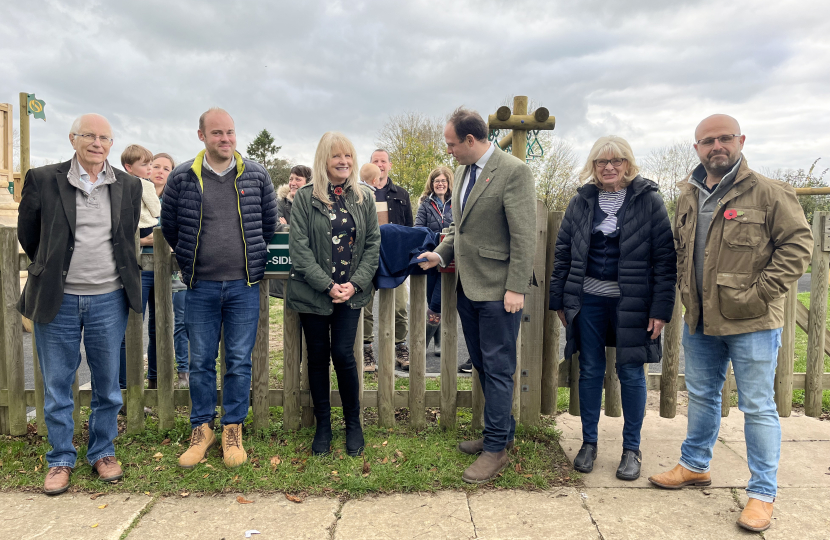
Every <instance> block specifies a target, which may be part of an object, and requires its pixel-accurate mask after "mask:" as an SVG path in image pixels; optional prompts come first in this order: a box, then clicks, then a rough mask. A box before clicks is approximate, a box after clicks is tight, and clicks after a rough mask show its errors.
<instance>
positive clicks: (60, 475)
mask: <svg viewBox="0 0 830 540" xmlns="http://www.w3.org/2000/svg"><path fill="white" fill-rule="evenodd" d="M71 475H72V467H49V472H48V473H46V480H45V481H44V482H43V492H44V493H45V494H47V495H59V494H61V493H63V492H64V491H66V490H67V489H69V477H70V476H71Z"/></svg>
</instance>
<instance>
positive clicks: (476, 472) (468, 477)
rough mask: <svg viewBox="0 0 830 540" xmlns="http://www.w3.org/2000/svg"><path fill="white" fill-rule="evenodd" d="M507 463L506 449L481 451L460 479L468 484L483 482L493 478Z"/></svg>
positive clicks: (508, 461) (508, 460)
mask: <svg viewBox="0 0 830 540" xmlns="http://www.w3.org/2000/svg"><path fill="white" fill-rule="evenodd" d="M509 463H510V459H509V458H508V457H507V451H506V450H502V451H501V452H481V455H480V456H478V459H477V460H475V462H474V463H473V464H472V465H470V466H469V467H467V470H466V471H464V474H462V475H461V479H462V480H464V481H465V482H467V483H468V484H483V483H484V482H489V481H490V480H492V479H493V478H495V477H496V476H497V475H498V474H499V473H500V472H501V471H502V470H504V468H505V467H507V465H508V464H509Z"/></svg>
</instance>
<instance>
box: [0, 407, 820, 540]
mask: <svg viewBox="0 0 830 540" xmlns="http://www.w3.org/2000/svg"><path fill="white" fill-rule="evenodd" d="M559 427H560V428H561V429H562V432H563V436H562V447H563V449H564V450H565V453H566V454H567V455H568V457H569V458H571V459H573V457H574V456H575V455H576V452H577V451H578V449H579V445H580V423H579V418H577V417H573V416H570V415H568V414H563V415H561V416H560V417H559ZM782 428H783V441H784V442H783V445H782V459H781V470H780V472H779V477H778V483H779V486H780V488H779V489H780V491H779V495H778V501H777V502H776V505H775V516H774V523H773V526H772V528H771V529H770V530H768V531H767V532H766V533H764V535H763V538H765V539H767V540H770V539H785V538H798V539H800V540H801V539H813V538H814V539H827V538H830V513H828V512H827V507H828V503H830V468H829V467H830V422H820V421H818V420H815V419H812V418H807V417H804V416H793V417H791V418H787V419H783V420H782ZM685 429H686V417H684V416H678V417H677V418H674V419H671V420H668V419H663V418H659V416H658V415H657V414H656V413H655V412H653V411H649V412H648V414H647V416H646V421H645V425H644V428H643V447H642V448H643V454H644V462H643V478H641V479H640V480H638V481H636V482H622V481H619V480H617V479H616V478H615V477H614V471H615V470H616V466H617V463H618V460H619V456H620V453H621V440H620V432H621V430H622V419H621V418H607V417H602V418H601V420H600V443H599V455H598V458H597V462H596V466H595V469H594V472H593V473H591V474H588V475H583V480H584V487H581V488H560V489H552V490H549V491H543V492H527V491H507V490H500V491H493V490H487V489H483V490H480V491H479V492H477V493H473V494H469V495H468V494H466V493H464V492H460V491H444V492H439V493H436V494H405V495H387V496H368V497H364V498H361V499H354V500H350V501H347V502H345V503H342V502H341V501H339V500H338V499H331V498H325V497H310V498H308V499H306V500H304V501H303V502H302V503H294V502H291V501H289V500H288V499H286V498H285V496H283V495H280V494H274V495H259V494H256V493H238V494H232V495H217V496H206V497H195V496H191V497H187V498H182V497H179V496H177V497H167V498H160V499H155V498H153V497H150V496H148V495H145V494H133V495H125V494H112V495H105V496H100V497H98V498H96V499H94V500H92V499H91V498H90V495H89V494H66V495H61V496H59V497H55V498H49V497H46V496H45V495H41V494H32V493H0V508H2V509H3V510H2V512H1V513H0V530H2V538H4V539H7V540H12V539H30V538H61V539H75V538H77V539H103V538H111V539H117V538H120V537H121V535H122V534H123V533H124V532H125V531H127V530H128V529H130V527H132V528H131V529H130V530H129V534H128V535H127V538H128V539H129V540H144V539H146V540H150V539H153V540H155V539H171V540H173V539H180V538H181V539H184V538H200V539H217V540H218V539H220V538H225V539H227V540H231V539H234V538H245V533H246V532H247V531H259V533H260V534H258V535H257V534H251V538H254V539H262V540H265V539H269V538H271V539H274V538H292V539H305V538H308V539H335V540H340V539H342V540H347V539H374V538H394V539H400V540H404V539H410V538H412V539H414V538H421V539H470V538H478V539H487V540H494V539H580V540H582V539H604V540H610V539H617V538H619V539H635V538H644V539H648V540H657V539H663V538H672V539H675V538H676V539H687V538H696V539H704V540H705V539H713V540H726V539H731V538H761V537H762V536H761V535H757V534H750V533H747V532H745V531H743V530H740V529H739V528H738V527H737V526H736V525H735V521H736V519H737V518H738V515H739V514H740V511H741V508H742V506H743V505H744V504H745V502H746V495H745V494H744V492H743V488H744V486H745V485H746V480H747V478H748V477H749V472H748V470H747V467H746V459H745V448H744V441H743V415H742V414H741V413H740V412H739V411H738V410H737V409H735V408H733V409H732V411H731V413H730V415H729V417H727V418H725V419H724V421H723V424H722V426H721V433H720V440H719V443H718V446H717V448H716V450H715V457H714V461H713V463H712V468H713V471H712V479H713V483H712V486H711V487H709V488H705V489H685V490H681V491H664V490H658V489H655V488H653V487H652V486H651V485H650V484H649V483H648V482H647V481H646V479H645V478H646V477H647V476H648V475H649V474H652V473H654V472H657V471H662V470H665V469H667V468H670V467H672V466H673V465H674V464H675V463H676V461H677V457H678V455H679V451H680V442H681V441H682V439H683V435H684V433H685ZM239 495H242V496H243V497H244V498H245V499H243V500H250V501H252V502H251V503H250V504H241V503H240V502H239V501H238V500H237V497H238V496H239Z"/></svg>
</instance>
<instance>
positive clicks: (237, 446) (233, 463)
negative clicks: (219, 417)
mask: <svg viewBox="0 0 830 540" xmlns="http://www.w3.org/2000/svg"><path fill="white" fill-rule="evenodd" d="M222 453H223V454H224V460H225V466H226V467H230V468H231V469H232V468H234V467H239V466H240V465H242V464H243V463H245V462H246V461H248V453H247V452H245V448H243V447H242V424H227V425H225V428H224V429H223V430H222Z"/></svg>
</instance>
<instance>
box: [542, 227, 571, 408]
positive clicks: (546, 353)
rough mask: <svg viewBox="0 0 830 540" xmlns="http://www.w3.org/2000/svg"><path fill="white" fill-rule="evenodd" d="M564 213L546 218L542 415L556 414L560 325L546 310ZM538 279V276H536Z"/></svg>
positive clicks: (555, 315)
mask: <svg viewBox="0 0 830 540" xmlns="http://www.w3.org/2000/svg"><path fill="white" fill-rule="evenodd" d="M564 217H565V212H560V211H556V212H550V213H549V214H548V216H547V218H548V234H547V252H546V253H545V276H544V277H545V279H544V286H543V287H542V291H543V294H544V296H545V331H544V346H543V347H544V348H543V352H542V409H541V413H542V414H556V400H557V397H558V393H559V336H560V333H559V329H560V327H561V326H562V323H561V322H559V316H558V315H557V314H556V312H555V311H551V310H549V309H548V298H549V294H548V291H549V290H550V276H551V274H552V273H553V264H554V262H555V251H556V249H555V248H556V237H557V236H558V235H559V227H560V226H561V225H562V219H563V218H564ZM537 279H538V276H537Z"/></svg>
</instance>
